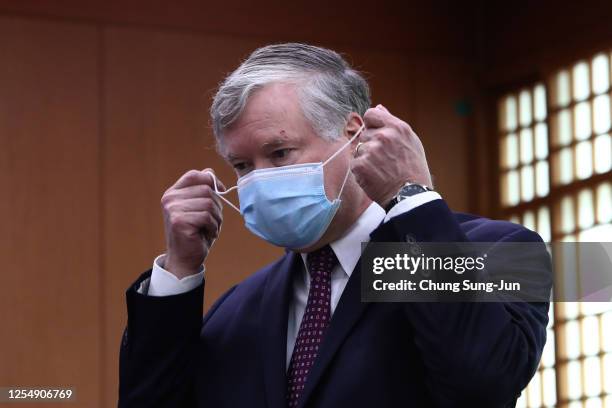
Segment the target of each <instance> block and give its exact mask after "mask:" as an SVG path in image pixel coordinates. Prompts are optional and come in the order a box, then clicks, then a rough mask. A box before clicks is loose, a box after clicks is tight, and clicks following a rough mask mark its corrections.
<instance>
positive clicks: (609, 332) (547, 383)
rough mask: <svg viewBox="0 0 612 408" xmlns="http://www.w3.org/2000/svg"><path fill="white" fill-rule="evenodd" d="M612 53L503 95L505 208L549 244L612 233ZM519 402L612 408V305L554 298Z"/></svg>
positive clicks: (599, 239)
mask: <svg viewBox="0 0 612 408" xmlns="http://www.w3.org/2000/svg"><path fill="white" fill-rule="evenodd" d="M611 58H612V53H610V52H608V53H600V54H597V55H595V56H594V57H593V58H591V59H588V60H583V61H578V62H576V63H575V64H573V65H572V66H570V67H565V68H563V69H560V70H559V71H557V72H555V73H554V74H553V75H551V76H550V77H549V78H545V80H544V81H542V82H538V83H535V84H531V85H529V86H525V87H523V88H521V89H518V90H517V91H516V92H512V93H509V94H506V95H504V96H503V97H502V98H501V100H500V101H499V107H498V112H499V135H500V158H499V160H500V193H501V197H500V202H501V205H502V211H503V215H504V216H505V217H506V218H507V219H509V220H511V221H513V222H517V223H520V224H523V225H525V226H526V227H527V228H529V229H532V230H534V231H537V232H538V233H539V234H540V235H541V236H542V238H543V239H544V240H545V241H572V242H574V241H595V242H604V241H611V240H612V140H611V136H610V133H611V122H612V121H611V117H612V109H611V105H612V104H611V101H610V99H611V88H610V83H611V82H612V80H611V78H612V67H611ZM610 273H612V271H611V272H610ZM518 406H521V407H570V408H574V407H585V408H592V407H593V408H594V407H608V408H612V303H604V302H600V303H593V302H591V303H586V302H585V303H577V302H557V303H555V304H554V306H553V305H551V312H550V323H549V327H548V340H547V344H546V347H545V349H544V353H543V356H542V361H541V363H540V367H539V368H538V371H537V373H536V375H535V376H534V378H533V379H532V381H531V383H530V384H529V386H528V387H527V389H526V390H525V391H524V392H523V394H522V396H521V398H520V399H519V403H518Z"/></svg>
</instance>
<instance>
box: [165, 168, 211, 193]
mask: <svg viewBox="0 0 612 408" xmlns="http://www.w3.org/2000/svg"><path fill="white" fill-rule="evenodd" d="M210 173H213V174H214V171H213V170H212V169H204V170H202V171H200V170H189V171H188V172H187V173H185V174H183V175H182V176H181V178H179V179H178V181H177V182H176V183H174V185H173V186H172V187H171V188H173V189H179V188H183V187H189V186H195V185H198V184H205V185H209V186H213V185H214V180H213V177H214V176H213V175H211V174H210ZM219 184H220V183H219V182H217V185H219Z"/></svg>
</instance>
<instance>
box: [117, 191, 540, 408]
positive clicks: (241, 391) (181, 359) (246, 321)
mask: <svg viewBox="0 0 612 408" xmlns="http://www.w3.org/2000/svg"><path fill="white" fill-rule="evenodd" d="M407 236H408V237H409V238H411V239H412V238H414V239H416V240H417V241H420V242H429V241H441V242H455V241H475V242H503V241H520V242H541V239H540V237H539V236H538V235H537V234H536V233H534V232H532V231H529V230H527V229H525V228H523V227H521V226H519V225H516V224H512V223H509V222H503V221H492V220H489V219H485V218H480V217H476V216H471V215H465V214H456V213H452V212H451V211H450V210H449V209H448V207H447V206H446V204H445V202H444V201H442V200H435V201H432V202H430V203H427V204H425V205H422V206H420V207H417V208H416V209H414V210H412V211H409V212H408V213H405V214H403V215H400V216H397V217H394V218H392V219H391V220H390V221H389V222H387V223H384V224H381V225H380V226H379V227H378V228H377V229H376V230H375V231H374V232H373V233H372V234H371V239H372V241H374V242H377V241H379V242H385V241H386V242H389V241H392V242H401V241H404V240H406V239H407ZM541 247H542V249H541V251H542V252H541V254H540V256H538V257H537V259H536V266H535V267H536V268H541V269H540V272H541V271H542V270H546V271H550V269H551V265H550V258H549V256H548V254H547V253H546V251H545V249H544V246H543V245H541ZM299 258H300V257H299V256H298V255H296V254H295V253H293V252H287V253H286V254H285V255H284V256H283V257H282V258H280V259H279V260H278V261H276V262H274V263H273V264H271V265H268V266H266V267H265V268H263V269H261V270H259V271H258V272H256V273H254V274H253V275H251V276H250V277H248V278H247V279H246V280H244V281H243V282H241V283H240V284H238V285H236V286H234V287H232V288H231V289H230V290H228V291H227V292H226V293H225V294H224V295H223V296H221V298H219V299H218V300H217V301H216V303H215V304H214V305H213V306H212V307H211V308H210V310H209V311H208V313H207V314H206V315H205V316H204V318H203V319H202V300H203V294H204V284H202V285H200V286H199V287H198V288H196V289H194V290H192V291H190V292H187V293H184V294H180V295H174V296H168V297H149V296H144V295H141V294H139V293H137V291H136V288H137V287H138V286H139V284H140V282H141V281H142V280H143V279H145V278H147V277H148V276H150V271H148V272H145V273H144V274H143V275H142V276H141V277H140V278H139V279H138V280H137V281H136V282H135V283H134V284H133V285H132V286H131V287H130V288H129V289H128V291H127V307H128V324H127V329H126V331H125V332H124V336H123V340H122V344H121V352H120V389H119V406H120V407H126V408H127V407H206V408H221V407H252V408H264V407H265V408H284V407H286V399H285V395H286V366H285V365H286V341H287V321H288V309H289V302H290V298H291V296H292V285H291V282H292V278H291V276H292V273H293V272H294V271H295V270H296V268H301V267H302V266H301V265H300V263H299V262H300V261H301V260H300V259H299ZM360 293H361V292H360V265H359V264H358V265H357V267H356V268H355V270H354V271H353V273H352V275H351V277H350V279H349V281H348V283H347V286H346V288H345V290H344V292H343V293H342V296H341V298H340V301H339V304H338V306H337V308H336V310H335V312H334V315H333V317H332V319H331V322H330V326H329V327H328V329H327V332H326V333H325V336H324V339H323V342H322V344H321V348H320V349H319V355H318V356H317V360H316V361H315V364H314V365H313V367H312V369H311V371H310V373H309V375H308V379H307V383H306V386H305V389H304V391H303V394H302V397H301V400H300V401H301V402H300V405H299V406H300V407H320V408H324V407H325V408H337V407H377V408H386V407H430V406H440V407H507V406H514V404H515V401H516V398H517V396H518V395H520V392H521V390H522V389H523V388H524V387H525V386H526V385H527V383H528V382H529V380H530V378H531V377H532V376H533V374H534V372H535V370H536V368H537V366H538V363H539V360H540V356H541V353H542V349H543V347H544V343H545V341H546V325H547V322H548V315H547V312H548V303H525V302H515V303H362V302H361V301H360Z"/></svg>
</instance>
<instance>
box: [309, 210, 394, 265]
mask: <svg viewBox="0 0 612 408" xmlns="http://www.w3.org/2000/svg"><path fill="white" fill-rule="evenodd" d="M384 218H385V210H384V209H383V208H382V207H381V206H380V205H378V204H377V203H374V202H373V203H372V204H370V206H369V207H368V208H366V210H365V211H364V212H363V213H361V215H360V216H359V218H357V221H355V223H354V224H353V225H352V226H351V228H349V229H348V231H346V233H345V234H344V235H343V236H342V237H340V238H339V239H337V240H336V241H334V242H332V243H330V244H329V245H330V246H331V248H332V250H333V251H334V254H336V258H338V262H339V263H340V266H341V267H342V269H343V270H344V272H345V273H346V274H347V275H348V276H349V277H350V276H351V274H352V273H353V269H355V266H356V265H357V262H358V261H359V258H360V257H361V243H362V242H368V241H369V240H370V233H371V232H372V231H374V230H375V229H376V227H378V226H379V225H380V223H381V222H382V221H383V220H384ZM300 255H302V261H303V262H304V265H305V267H306V269H307V270H308V264H307V263H306V256H307V255H308V254H307V253H300Z"/></svg>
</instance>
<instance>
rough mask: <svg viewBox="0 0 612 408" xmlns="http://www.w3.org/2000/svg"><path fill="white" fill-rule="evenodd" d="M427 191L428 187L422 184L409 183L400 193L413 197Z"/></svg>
mask: <svg viewBox="0 0 612 408" xmlns="http://www.w3.org/2000/svg"><path fill="white" fill-rule="evenodd" d="M426 191H427V189H426V188H425V187H423V186H422V185H420V184H408V185H406V186H404V187H402V189H401V190H400V192H399V195H400V196H403V197H412V196H413V195H416V194H420V193H424V192H426Z"/></svg>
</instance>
